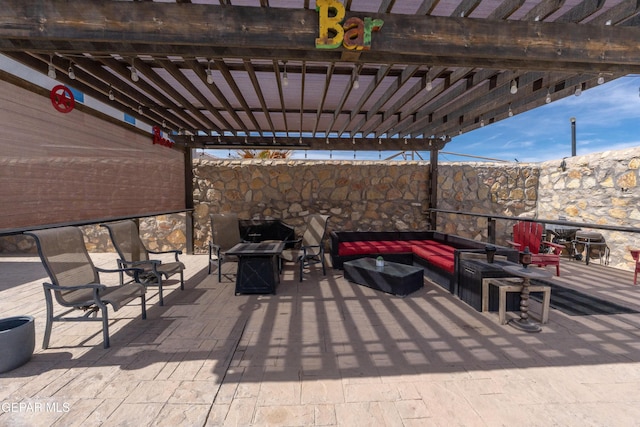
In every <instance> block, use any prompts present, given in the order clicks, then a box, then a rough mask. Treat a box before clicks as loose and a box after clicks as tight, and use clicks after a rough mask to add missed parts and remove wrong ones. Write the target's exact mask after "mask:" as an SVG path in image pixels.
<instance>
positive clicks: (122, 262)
mask: <svg viewBox="0 0 640 427" xmlns="http://www.w3.org/2000/svg"><path fill="white" fill-rule="evenodd" d="M118 263H119V264H120V265H124V266H129V267H122V268H120V270H126V269H128V268H136V267H135V266H136V265H148V264H152V265H158V264H162V261H160V260H159V259H148V260H145V261H125V260H123V259H119V260H118Z"/></svg>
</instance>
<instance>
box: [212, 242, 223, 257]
mask: <svg viewBox="0 0 640 427" xmlns="http://www.w3.org/2000/svg"><path fill="white" fill-rule="evenodd" d="M221 249H222V247H220V245H216V244H215V243H213V242H209V257H211V255H213V252H214V251H215V253H216V254H218V255H220V250H221Z"/></svg>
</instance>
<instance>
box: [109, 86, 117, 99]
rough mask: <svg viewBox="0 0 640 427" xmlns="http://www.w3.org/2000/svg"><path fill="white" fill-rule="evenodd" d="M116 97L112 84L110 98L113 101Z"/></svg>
mask: <svg viewBox="0 0 640 427" xmlns="http://www.w3.org/2000/svg"><path fill="white" fill-rule="evenodd" d="M115 99H116V96H115V95H114V93H113V89H111V86H109V100H111V101H113V100H115Z"/></svg>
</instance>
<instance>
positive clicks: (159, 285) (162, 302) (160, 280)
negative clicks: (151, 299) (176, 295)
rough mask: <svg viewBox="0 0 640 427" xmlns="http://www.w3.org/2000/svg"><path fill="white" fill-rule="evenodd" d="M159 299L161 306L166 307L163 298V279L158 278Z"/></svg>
mask: <svg viewBox="0 0 640 427" xmlns="http://www.w3.org/2000/svg"><path fill="white" fill-rule="evenodd" d="M158 298H159V299H160V305H161V306H162V305H164V298H163V296H162V277H158Z"/></svg>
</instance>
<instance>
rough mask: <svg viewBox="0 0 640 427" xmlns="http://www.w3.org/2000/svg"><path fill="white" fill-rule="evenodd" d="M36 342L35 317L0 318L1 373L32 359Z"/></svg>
mask: <svg viewBox="0 0 640 427" xmlns="http://www.w3.org/2000/svg"><path fill="white" fill-rule="evenodd" d="M35 343H36V331H35V319H34V318H33V317H31V316H16V317H7V318H5V319H0V373H2V372H7V371H10V370H12V369H15V368H17V367H18V366H22V365H24V364H25V363H27V362H28V361H29V359H31V356H32V355H33V349H34V347H35Z"/></svg>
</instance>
